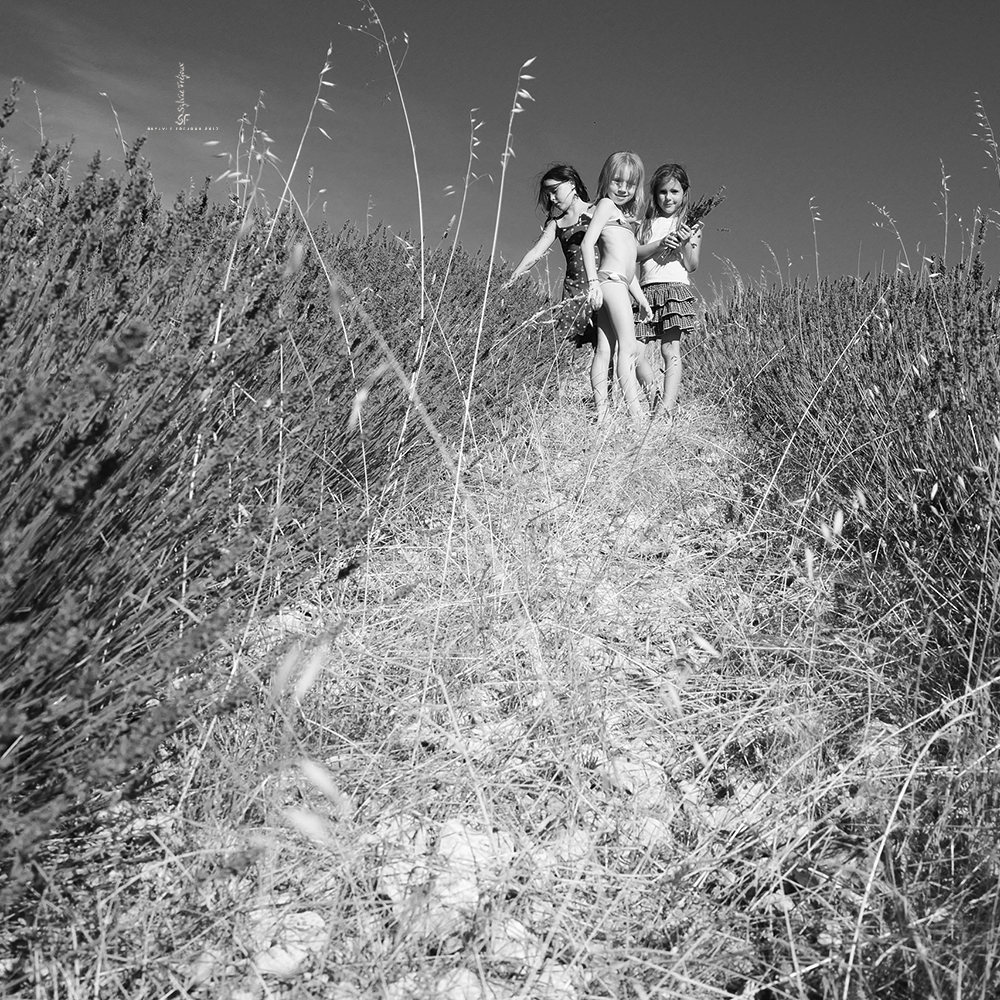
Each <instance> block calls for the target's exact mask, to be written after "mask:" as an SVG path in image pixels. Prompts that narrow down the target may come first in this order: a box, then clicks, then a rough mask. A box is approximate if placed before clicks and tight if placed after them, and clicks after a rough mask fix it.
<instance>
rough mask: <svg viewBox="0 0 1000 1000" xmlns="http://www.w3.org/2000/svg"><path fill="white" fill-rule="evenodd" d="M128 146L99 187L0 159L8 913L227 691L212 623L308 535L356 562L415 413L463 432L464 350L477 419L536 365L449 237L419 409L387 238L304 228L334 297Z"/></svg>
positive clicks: (65, 867)
mask: <svg viewBox="0 0 1000 1000" xmlns="http://www.w3.org/2000/svg"><path fill="white" fill-rule="evenodd" d="M138 153H139V146H138V144H137V145H136V147H134V148H133V149H132V150H131V151H130V153H129V155H128V157H127V160H126V171H125V173H123V175H122V176H121V177H115V176H103V175H102V173H101V170H100V161H99V159H98V158H95V159H94V161H93V162H92V163H91V165H90V167H89V169H88V170H87V172H86V174H85V176H84V177H83V178H82V179H81V180H80V181H79V183H77V184H73V183H72V182H71V180H70V177H69V174H68V171H67V161H68V157H69V148H68V147H58V148H54V149H53V148H50V147H48V146H43V147H42V148H41V149H40V150H39V151H38V153H37V154H36V155H35V157H34V159H33V161H32V163H31V165H30V167H29V168H28V169H27V170H26V171H25V172H24V173H23V174H22V175H16V174H15V171H14V169H13V167H12V164H11V161H10V159H9V157H7V158H5V159H4V160H3V161H2V163H0V273H2V274H3V276H4V277H3V280H2V283H0V351H2V361H3V367H2V375H0V453H2V457H3V462H2V465H0V559H2V574H0V656H2V657H3V659H4V663H5V671H4V674H3V677H2V679H0V906H2V907H3V908H4V909H5V910H7V911H11V910H12V909H16V908H17V907H18V906H19V905H21V904H22V903H23V902H24V900H25V892H26V890H28V889H29V888H30V887H31V886H32V885H34V887H35V888H40V887H42V886H43V885H44V886H47V887H48V888H49V889H50V890H52V891H56V892H58V890H59V888H60V886H64V885H66V884H69V883H71V882H72V879H73V868H74V866H73V864H72V860H71V858H69V857H67V855H66V854H65V853H59V852H57V851H54V849H53V848H52V846H51V842H50V839H49V838H50V837H51V835H52V834H53V833H54V832H57V831H58V832H59V833H60V834H62V835H72V834H73V832H74V831H76V832H79V831H81V830H84V829H86V828H87V827H88V824H91V823H93V822H94V814H95V809H96V807H98V806H100V805H101V804H103V803H104V802H105V801H106V796H107V795H108V794H110V793H111V792H112V791H114V793H115V794H124V795H127V794H130V793H132V792H134V791H135V790H137V789H138V788H139V787H141V786H142V783H143V781H144V779H145V778H146V777H147V776H148V774H149V772H150V768H151V764H152V762H153V761H154V759H155V754H154V750H155V748H156V746H157V745H158V744H159V742H160V741H162V739H163V738H164V737H165V736H166V735H167V734H169V733H170V732H172V731H173V730H174V729H175V727H176V726H177V725H178V724H180V723H182V722H183V721H184V720H186V719H188V718H190V716H191V713H193V712H196V711H209V710H212V711H214V710H216V709H217V708H218V707H219V706H220V705H224V704H226V703H227V700H231V699H230V698H229V695H231V693H232V690H233V683H232V681H233V677H232V676H231V674H234V673H235V671H236V669H237V667H236V665H235V664H238V663H239V662H240V660H239V656H238V655H237V656H236V658H235V662H234V665H233V666H232V667H226V669H225V670H220V666H219V665H220V657H221V653H220V641H221V640H222V639H223V637H225V636H226V635H227V634H230V632H231V630H232V628H233V626H234V625H235V624H236V623H238V622H239V621H240V620H242V619H243V618H245V617H246V616H247V615H253V614H258V613H260V612H261V611H262V609H263V607H264V605H266V604H268V603H273V602H277V601H280V600H282V599H285V598H287V596H288V595H289V594H291V593H294V588H295V585H296V582H297V581H298V580H300V579H301V578H302V577H303V576H304V574H306V573H308V572H310V571H312V569H314V567H315V566H316V560H314V559H309V558H308V555H309V554H310V553H312V552H317V551H322V552H324V553H327V554H328V555H330V556H331V558H330V560H329V561H330V562H331V563H332V564H333V566H334V567H335V568H336V569H338V570H339V571H341V572H347V571H348V569H349V567H350V566H351V565H353V564H354V562H355V560H354V557H353V556H352V555H351V550H352V548H353V547H354V546H355V545H356V544H357V542H358V540H359V539H361V538H362V537H363V536H364V533H365V531H366V530H367V528H368V526H369V524H370V521H371V518H372V516H373V514H374V513H375V512H377V510H378V509H379V507H380V505H383V506H384V505H386V504H387V503H388V502H389V499H390V498H391V497H392V496H393V495H394V493H395V492H396V491H398V484H399V482H401V481H402V479H403V478H404V476H405V474H406V473H407V472H409V471H410V469H411V467H414V466H415V467H416V468H418V469H426V468H427V467H428V465H429V460H428V452H427V450H426V447H425V445H426V442H427V441H428V440H430V437H431V436H432V431H433V433H434V434H437V435H439V437H440V436H441V435H443V437H444V439H457V438H458V436H459V432H460V430H461V427H462V421H463V416H464V413H465V402H464V399H463V394H464V391H465V387H466V386H467V384H468V381H469V379H470V376H471V373H472V366H473V362H474V361H475V362H477V363H478V371H477V375H476V378H475V380H474V383H473V384H474V392H473V395H472V399H471V400H470V404H471V405H472V406H474V407H477V408H479V409H480V410H481V411H487V412H488V413H500V412H502V411H503V410H505V409H506V407H507V406H508V392H509V387H510V386H511V385H513V384H517V385H519V384H522V383H526V384H540V383H541V382H543V381H544V380H545V379H546V378H547V376H548V372H549V367H550V365H551V362H552V358H553V355H554V351H553V349H552V347H551V345H549V344H548V343H546V342H543V341H539V342H537V343H534V344H533V345H532V346H531V347H530V348H529V349H525V345H526V344H529V343H531V340H530V336H531V335H530V334H525V332H524V331H525V330H527V329H528V327H527V326H526V320H527V319H528V317H529V316H530V311H531V309H532V308H533V307H534V306H535V305H536V303H534V302H533V301H532V300H531V297H530V296H527V295H522V296H520V297H519V298H508V301H507V304H501V303H500V302H499V300H498V301H492V300H491V302H490V303H489V307H488V309H487V312H486V319H485V324H484V327H483V337H482V340H481V343H480V344H479V349H478V353H477V350H476V332H477V323H478V310H479V305H480V304H481V302H482V294H483V284H484V279H485V264H484V262H482V261H480V260H477V259H475V258H470V257H467V256H466V255H464V254H462V253H459V254H458V255H457V257H456V264H455V274H456V278H455V280H454V281H453V282H452V283H451V284H450V285H449V288H448V289H447V290H446V291H445V293H444V295H443V296H442V297H441V301H440V308H439V309H438V311H437V313H436V316H435V322H434V324H433V329H428V330H427V336H428V337H430V338H432V349H431V352H430V354H429V356H428V363H427V364H426V365H425V366H424V372H423V373H422V375H421V379H420V381H419V384H418V392H419V394H420V398H421V399H422V400H423V404H424V406H425V409H426V412H427V415H428V419H427V420H419V419H416V418H415V417H414V415H413V413H412V410H413V402H412V400H411V398H410V392H409V386H408V383H407V380H406V379H405V378H401V377H400V373H403V374H404V375H408V374H409V372H410V371H411V370H412V364H413V362H412V356H413V349H414V344H415V342H416V341H417V340H418V337H419V331H418V329H417V325H416V321H415V318H414V317H415V315H416V308H415V305H414V304H415V302H416V301H417V291H416V288H415V286H414V285H415V275H414V272H413V269H412V266H410V255H409V252H408V251H407V249H406V247H405V246H403V245H401V244H399V243H398V242H397V241H394V240H392V239H390V238H389V237H388V236H387V234H386V232H385V231H384V230H379V231H378V232H377V233H375V234H373V235H372V236H370V237H366V238H364V239H362V238H361V237H360V236H359V235H358V234H357V233H356V232H354V231H353V230H350V229H346V230H344V231H343V232H341V233H340V234H338V235H336V236H334V235H331V234H329V233H327V232H321V233H320V234H318V237H317V246H318V247H319V249H320V252H321V253H322V254H323V255H324V259H325V260H326V261H327V269H328V270H332V271H333V272H334V273H335V274H342V275H344V278H342V279H340V280H339V282H338V284H339V285H340V286H341V288H342V289H346V288H348V287H349V284H348V282H349V283H350V285H354V286H357V287H358V289H359V291H358V294H357V296H356V297H351V296H350V295H348V294H346V293H344V292H343V291H342V294H341V302H342V311H341V309H340V308H338V303H337V302H336V301H334V300H333V298H332V297H331V294H330V289H329V287H328V285H327V284H326V278H325V275H324V270H323V269H322V268H321V267H320V266H319V261H318V260H317V259H316V258H315V254H314V253H311V252H306V254H305V256H304V261H303V264H302V266H301V267H300V268H296V267H295V259H296V256H297V255H296V254H295V253H294V252H293V247H294V246H295V244H296V243H305V242H306V236H307V234H306V233H304V231H302V230H301V229H299V228H297V227H295V226H293V225H292V224H290V223H289V222H287V221H285V222H282V223H279V224H278V225H277V226H276V228H275V240H274V241H273V242H271V243H268V244H267V245H262V243H261V242H259V241H255V240H254V239H253V235H254V232H259V231H260V230H261V229H262V226H261V223H262V221H266V220H263V219H262V218H260V217H251V223H252V224H253V225H252V226H251V227H250V229H249V231H245V230H244V229H243V228H242V220H241V218H240V217H239V216H238V214H237V212H236V208H235V206H233V205H230V206H218V205H215V204H213V203H212V202H211V201H210V199H209V197H208V191H207V187H206V188H205V189H202V190H201V191H199V192H192V193H190V194H188V195H185V196H182V197H180V198H178V200H177V202H176V204H175V205H174V206H173V207H172V209H171V210H170V211H163V210H162V208H161V206H160V203H159V199H158V197H157V196H156V195H155V194H154V193H153V185H152V178H151V176H150V174H149V170H148V167H147V166H146V165H145V164H144V163H142V162H141V161H140V160H139V156H138ZM231 256H232V267H231V268H230V267H228V266H227V264H226V262H227V261H229V260H230V257H231ZM434 259H436V258H434ZM389 289H391V292H390V291H388V290H389ZM435 338H436V339H435ZM393 356H394V358H395V359H397V360H398V364H396V365H393V364H388V363H387V359H388V358H391V357H393ZM359 413H360V415H361V419H360V421H359V420H357V419H355V418H356V417H357V415H358V414H359ZM431 421H433V422H434V423H436V425H437V427H436V430H435V429H433V428H432V426H431V425H430V422H431ZM436 461H437V459H436V457H434V456H433V455H432V457H431V459H430V462H431V463H433V462H436ZM423 475H424V476H426V472H425V473H423ZM413 478H414V479H420V478H421V477H420V476H419V475H415V476H414V477H413ZM213 706H214V707H213ZM46 844H49V846H48V847H47V846H46Z"/></svg>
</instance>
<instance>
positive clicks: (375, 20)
mask: <svg viewBox="0 0 1000 1000" xmlns="http://www.w3.org/2000/svg"><path fill="white" fill-rule="evenodd" d="M361 6H362V8H363V9H364V10H366V11H367V12H368V24H367V25H357V26H356V25H345V27H346V28H347V30H348V31H358V32H360V33H361V34H362V35H367V36H368V37H369V38H372V39H374V40H375V42H376V43H377V44H378V50H379V52H381V51H382V50H383V49H384V50H385V52H386V55H388V57H389V66H390V67H391V69H392V78H393V80H394V81H395V83H396V93H397V94H398V95H399V106H400V108H401V109H402V111H403V120H404V121H405V122H406V133H407V135H408V136H409V138H410V154H411V156H412V157H413V179H414V181H415V182H416V185H417V214H418V215H419V224H420V333H419V335H418V337H417V352H418V354H419V351H420V349H421V347H422V345H423V342H424V335H425V332H424V318H425V316H426V312H427V291H426V287H425V276H424V271H425V268H426V252H427V251H426V247H425V245H424V198H423V192H422V190H421V187H420V166H419V164H418V163H417V144H416V140H415V139H414V138H413V125H412V124H411V123H410V113H409V112H408V111H407V109H406V98H405V97H403V85H402V83H401V82H400V79H399V71H400V70H401V69H402V67H403V63H404V61H405V60H406V53H407V52H408V51H409V47H410V38H409V36H408V35H407V34H406V32H405V31H404V32H403V45H404V46H405V48H404V49H403V55H402V57H401V58H400V59H398V60H397V59H396V57H395V56H394V55H393V54H392V45H391V42H394V41H395V40H396V39H395V38H392V39H390V38H389V36H388V34H387V33H386V30H385V25H384V24H382V19H381V18H380V17H379V16H378V11H377V10H376V9H375V8H374V6H373V5H372V4H370V3H368V2H367V0H361Z"/></svg>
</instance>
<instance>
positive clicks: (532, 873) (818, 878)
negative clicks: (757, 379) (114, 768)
mask: <svg viewBox="0 0 1000 1000" xmlns="http://www.w3.org/2000/svg"><path fill="white" fill-rule="evenodd" d="M575 391H576V390H575V389H574V392H575ZM569 395H570V396H572V393H571V394H569ZM741 491H742V482H741V467H740V461H739V458H738V448H737V445H736V442H735V441H734V439H733V438H732V436H731V435H730V434H729V433H727V431H726V429H725V427H724V424H723V422H722V421H721V419H720V418H719V417H718V415H717V414H716V413H714V412H713V411H712V410H711V408H709V407H707V406H705V405H701V404H698V403H697V402H696V403H691V404H689V405H688V407H687V408H686V410H685V411H684V413H683V415H682V417H681V419H680V420H679V421H678V423H677V424H676V425H675V426H674V428H673V429H672V430H671V431H670V432H669V433H667V432H666V431H665V429H664V428H662V426H661V427H654V428H653V429H652V430H651V432H650V433H649V434H648V436H647V437H646V438H645V439H642V440H639V439H637V438H636V437H635V436H633V435H631V434H629V433H627V432H624V431H611V432H605V431H603V430H599V429H598V428H596V427H594V426H593V425H592V424H591V423H590V422H589V419H588V415H587V412H586V409H585V407H584V405H583V403H582V402H579V401H577V400H575V399H573V398H568V399H564V400H563V401H562V402H561V404H559V405H552V406H549V407H547V408H538V409H536V410H535V411H534V413H533V414H532V416H531V419H530V420H529V421H528V422H527V423H525V422H522V421H519V422H518V423H517V425H516V426H514V425H513V424H512V426H511V428H510V429H509V430H508V432H507V433H505V434H502V435H501V438H500V442H499V443H498V444H496V445H494V446H491V447H490V448H489V449H488V450H487V451H485V452H484V453H482V454H479V455H470V461H469V463H468V465H467V468H466V471H465V473H464V476H463V479H462V488H461V490H460V491H459V492H458V493H457V495H456V496H455V503H454V515H453V514H452V509H453V505H452V493H451V491H450V489H449V488H444V489H442V490H441V491H440V492H439V493H438V495H437V496H435V497H433V498H430V499H425V500H424V501H422V502H419V503H418V502H414V503H413V504H412V506H411V508H410V509H409V510H408V511H406V512H405V514H404V516H403V517H401V518H399V519H398V520H394V523H393V525H392V526H391V533H390V530H388V529H387V530H386V531H385V532H384V533H383V534H382V535H381V536H380V537H379V539H378V540H377V541H373V543H372V546H371V549H370V552H369V554H368V559H367V562H366V564H365V565H364V567H363V568H362V570H360V571H359V572H358V573H356V574H354V575H353V576H351V577H349V578H348V580H347V581H346V582H345V583H343V584H339V585H337V586H336V587H329V586H323V584H322V581H319V582H318V583H317V587H316V590H315V593H314V595H313V599H312V600H311V601H310V602H305V603H303V604H302V605H301V606H300V607H298V608H297V609H296V610H295V611H294V612H291V613H286V614H284V615H283V616H281V617H280V618H279V619H276V620H275V621H273V622H271V623H269V635H270V637H271V638H272V639H273V638H275V637H277V636H279V635H283V636H285V638H286V640H294V641H295V642H297V645H293V646H292V648H291V651H290V652H289V653H288V654H287V655H286V656H285V658H284V661H283V663H282V665H281V668H280V669H279V677H281V678H283V680H282V681H281V682H279V686H280V687H281V690H280V691H278V692H277V694H276V699H277V700H276V702H275V708H274V710H272V711H271V713H270V718H269V720H263V721H262V718H261V712H260V710H256V711H254V712H250V711H249V710H247V711H241V712H240V713H237V714H236V715H235V716H234V717H232V718H230V719H224V720H222V721H221V722H220V725H219V727H218V733H217V740H216V741H214V742H213V745H212V748H211V751H210V752H211V753H215V754H217V755H218V757H217V759H216V762H215V763H212V761H208V762H206V760H204V759H203V760H202V761H201V762H200V763H199V772H200V773H199V777H198V780H197V781H196V783H195V787H194V789H193V791H192V796H191V801H190V803H189V806H188V811H187V815H186V818H185V819H184V820H183V821H181V820H177V821H176V822H175V823H174V824H173V825H172V826H170V827H169V829H166V830H161V832H160V834H159V835H160V836H162V838H163V839H164V840H172V842H173V843H174V844H175V850H176V851H178V852H179V851H180V849H181V847H182V846H183V845H185V844H186V845H188V846H190V844H191V841H192V838H195V837H196V839H197V841H198V844H199V846H200V849H201V850H203V851H204V853H205V854H206V855H207V856H209V857H214V858H215V859H216V860H215V861H213V862H211V863H210V864H208V865H207V867H204V866H203V867H202V869H201V870H202V871H203V875H202V876H201V877H200V878H199V880H198V881H197V886H196V889H193V888H191V887H190V886H188V887H187V888H186V889H184V892H185V893H186V894H187V897H188V905H189V906H190V907H193V908H196V909H197V910H198V912H201V913H202V914H204V915H205V916H206V917H207V916H208V915H211V918H212V919H211V920H210V921H207V922H203V923H204V931H203V932H202V933H201V934H200V935H199V936H197V937H193V938H190V940H193V941H194V943H193V944H191V943H189V944H188V945H186V946H185V947H183V948H181V949H180V950H179V952H178V954H181V955H183V958H182V959H181V960H179V961H180V964H179V965H177V964H176V960H175V968H177V970H178V971H177V973H176V975H177V976H179V977H180V979H181V980H182V981H184V982H186V983H187V984H188V986H187V988H189V989H192V990H197V989H198V988H201V987H206V988H207V987H211V989H212V990H213V993H212V995H213V996H216V997H229V998H231V1000H237V998H241V1000H246V998H248V997H259V996H263V995H265V994H266V995H284V994H287V995H295V996H317V997H320V996H322V997H324V998H337V1000H345V998H367V997H373V996H385V997H388V998H391V1000H406V998H414V1000H416V998H424V997H442V998H454V1000H477V998H486V997H489V998H496V1000H500V998H514V997H535V998H539V1000H542V998H545V1000H549V998H553V1000H555V998H565V1000H576V998H580V1000H582V998H584V997H599V996H609V997H625V996H637V997H647V996H657V997H672V996H685V997H699V998H700V997H705V998H707V997H718V996H731V995H739V994H742V995H746V996H750V995H753V992H754V986H753V984H754V982H755V981H756V980H757V979H760V980H763V979H767V981H768V982H769V983H771V984H772V985H775V986H778V987H779V988H783V987H781V982H782V976H784V977H785V978H786V979H788V978H790V977H791V976H793V975H794V974H795V969H796V966H798V968H799V969H800V970H801V969H802V968H804V967H806V966H809V968H810V969H811V970H812V974H813V975H814V976H815V975H825V974H826V972H827V970H834V969H835V968H841V971H842V965H843V954H844V951H845V949H846V947H847V945H846V944H845V943H844V942H845V941H847V940H849V935H850V922H849V920H847V918H846V917H843V914H841V913H838V912H837V910H836V907H835V906H833V905H832V903H831V902H830V900H831V899H833V900H836V899H838V898H840V896H841V895H843V894H845V893H846V894H848V895H852V896H853V897H856V896H857V893H858V892H859V890H861V889H862V888H863V879H862V878H861V876H860V875H859V874H858V870H859V869H860V868H861V867H862V865H861V862H862V861H863V856H862V855H858V854H857V852H855V853H853V854H852V853H851V852H848V853H847V854H845V852H844V848H843V845H842V844H840V843H839V841H836V837H835V834H836V831H837V825H836V823H832V822H831V820H830V816H831V813H830V809H829V808H828V807H827V806H825V805H824V806H823V808H820V806H821V804H823V803H825V802H826V801H827V800H829V799H830V798H831V797H832V798H834V799H837V798H838V797H839V798H843V799H844V801H845V802H847V805H846V806H844V808H845V809H849V810H850V809H853V810H854V811H855V812H856V813H860V812H863V811H864V810H865V809H866V808H868V806H867V800H866V799H865V798H864V796H863V794H862V796H861V798H859V797H858V794H853V795H849V794H848V792H847V791H846V790H845V789H847V787H848V785H849V784H850V782H853V781H855V778H854V777H846V776H845V773H844V771H843V769H841V771H840V772H838V771H837V769H836V768H835V767H832V766H831V759H832V754H831V753H830V752H829V750H830V747H831V746H833V744H834V743H837V746H838V754H839V755H840V756H843V754H844V743H843V740H842V739H841V736H840V735H839V734H838V731H837V726H838V724H839V723H838V721H837V720H838V719H841V718H842V717H843V714H844V710H845V705H846V700H847V697H848V696H847V695H846V694H845V693H844V690H843V688H842V687H841V686H840V684H839V681H840V679H841V678H842V676H843V671H844V670H848V669H850V665H849V664H848V665H846V666H845V663H844V659H845V656H846V655H847V654H845V652H844V648H841V647H838V646H837V644H836V642H834V641H832V640H830V641H827V639H824V637H823V635H821V629H820V626H819V624H818V623H820V622H821V620H822V618H823V613H824V610H825V609H826V608H827V607H828V606H829V604H830V594H829V588H828V587H826V585H825V584H824V583H823V581H822V579H821V578H820V577H814V578H813V579H809V578H808V577H806V576H804V575H803V574H802V572H801V571H800V570H799V569H798V568H797V567H796V565H795V564H794V562H793V561H792V560H791V559H790V558H788V557H787V556H786V555H779V556H774V555H773V554H771V553H770V552H769V546H768V544H767V539H766V538H765V537H764V536H762V535H756V536H754V537H750V536H748V535H747V534H746V531H745V530H744V528H743V527H742V524H743V523H744V522H742V521H741V499H740V498H741ZM851 655H855V654H851ZM265 714H266V713H265ZM870 717H871V716H870V713H869V718H870ZM837 741H840V742H837ZM885 748H886V752H887V753H891V752H893V747H892V745H891V742H889V741H888V737H887V738H886V741H885ZM859 759H860V758H859ZM835 841H836V842H835ZM817 845H819V846H817ZM234 858H235V859H237V861H236V862H234V861H233V859H234ZM852 866H853V867H852ZM168 868H169V865H164V864H161V865H159V866H157V867H156V868H155V869H152V868H151V870H150V875H149V878H150V879H154V880H155V879H156V878H161V881H162V878H163V877H164V876H163V874H162V873H163V872H164V871H166V870H167V869H168ZM796 872H803V873H804V872H811V873H812V874H811V875H809V879H811V880H812V881H810V882H809V883H808V886H809V887H808V888H807V887H806V885H805V883H806V881H807V879H806V876H805V875H801V877H799V876H795V875H794V873H796ZM789 873H792V875H790V874H789ZM796 878H798V881H796V880H795V879H796ZM820 882H822V883H823V885H824V886H825V888H824V893H825V895H823V896H822V897H821V896H820V894H819V891H818V890H817V889H815V885H817V884H819V883H820ZM817 900H820V902H817ZM852 905H853V904H852ZM793 923H794V924H795V928H796V929H795V933H794V934H793V935H791V939H793V940H794V941H796V942H798V943H797V946H794V947H793V950H792V952H791V953H789V952H788V949H787V946H784V950H782V946H779V944H776V943H775V942H776V937H777V936H780V935H777V931H778V930H780V931H781V933H782V934H783V933H784V930H785V928H786V926H787V929H788V930H789V931H791V930H792V925H793ZM796 948H797V950H796ZM838 963H839V965H838ZM776 969H777V970H778V971H777V972H776V971H775V970H776ZM781 970H785V972H782V971H781ZM838 974H839V973H838ZM830 975H833V971H830ZM755 977H756V979H755ZM785 985H787V983H786V984H785ZM289 991H291V992H289Z"/></svg>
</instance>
